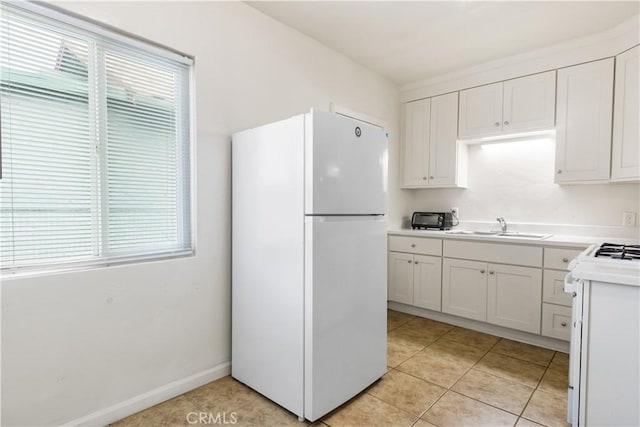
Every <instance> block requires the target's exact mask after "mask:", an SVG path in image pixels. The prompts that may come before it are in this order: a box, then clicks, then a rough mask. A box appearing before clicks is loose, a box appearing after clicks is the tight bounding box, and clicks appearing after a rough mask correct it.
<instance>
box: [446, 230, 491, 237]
mask: <svg viewBox="0 0 640 427" xmlns="http://www.w3.org/2000/svg"><path fill="white" fill-rule="evenodd" d="M446 233H447V234H470V235H476V236H497V235H498V234H500V233H502V231H480V230H452V231H447V232H446Z"/></svg>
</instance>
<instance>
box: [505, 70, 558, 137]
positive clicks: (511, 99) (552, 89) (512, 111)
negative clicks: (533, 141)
mask: <svg viewBox="0 0 640 427" xmlns="http://www.w3.org/2000/svg"><path fill="white" fill-rule="evenodd" d="M555 107H556V72H555V70H554V71H548V72H546V73H541V74H534V75H532V76H528V77H522V78H519V79H513V80H507V81H505V82H504V104H503V111H502V132H503V133H515V132H526V131H534V130H540V129H552V128H553V126H554V124H555Z"/></svg>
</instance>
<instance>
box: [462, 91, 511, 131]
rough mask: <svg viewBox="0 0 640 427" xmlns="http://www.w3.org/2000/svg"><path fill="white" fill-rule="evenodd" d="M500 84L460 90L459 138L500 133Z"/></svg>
mask: <svg viewBox="0 0 640 427" xmlns="http://www.w3.org/2000/svg"><path fill="white" fill-rule="evenodd" d="M502 86H503V83H502V82H500V83H494V84H490V85H486V86H480V87H474V88H472V89H467V90H462V91H460V110H459V120H460V121H459V124H458V136H459V137H460V139H462V138H478V137H483V136H492V135H499V134H500V133H502Z"/></svg>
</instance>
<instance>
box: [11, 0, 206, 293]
mask: <svg viewBox="0 0 640 427" xmlns="http://www.w3.org/2000/svg"><path fill="white" fill-rule="evenodd" d="M4 3H5V4H8V5H9V6H10V7H13V8H18V9H23V10H25V11H28V12H31V13H34V14H36V15H39V16H42V17H43V19H51V20H55V21H59V22H61V23H63V24H66V25H70V26H73V27H75V28H77V29H79V30H80V31H84V32H89V33H93V34H95V35H97V37H99V38H105V39H108V40H110V41H112V42H115V43H117V44H122V45H125V46H127V47H132V48H134V49H138V50H142V51H144V52H145V53H148V54H150V55H154V56H156V57H161V58H165V59H168V60H172V61H176V62H180V63H182V64H184V65H186V66H187V67H188V70H187V71H186V74H185V77H186V78H187V79H188V85H187V88H186V90H187V91H188V93H187V94H186V95H187V96H186V98H187V102H186V103H187V104H188V105H187V107H188V120H187V121H186V125H187V126H188V128H189V129H188V131H189V138H188V143H187V144H185V145H184V146H183V147H187V148H188V151H189V159H188V166H189V174H188V179H189V186H188V189H189V195H188V205H184V206H188V209H189V214H188V215H184V211H183V208H184V206H183V205H182V204H180V205H179V206H178V211H179V212H180V213H179V214H178V216H177V218H176V220H177V221H178V223H179V222H182V223H183V225H182V226H181V227H178V232H179V233H180V232H184V231H185V230H186V228H185V227H184V223H186V222H187V221H188V224H189V227H188V230H189V234H190V235H189V242H190V245H188V246H189V247H187V248H180V249H175V250H171V249H164V250H158V251H146V252H143V253H140V252H139V251H138V253H135V252H136V251H132V252H131V253H123V254H121V255H109V254H108V253H102V254H101V255H99V256H96V257H94V258H90V259H83V260H52V261H50V262H48V261H44V262H37V263H33V264H25V265H18V266H15V265H14V266H9V267H2V268H0V278H1V279H2V280H6V279H12V278H16V279H17V278H21V277H25V276H41V275H49V274H56V273H61V272H70V271H82V270H89V269H93V268H104V267H109V266H116V265H123V264H133V263H141V262H153V261H165V260H171V259H176V258H184V257H190V256H195V254H196V246H197V241H196V240H197V239H196V237H197V203H196V197H195V195H196V192H197V182H196V176H197V171H196V164H197V162H196V149H197V144H196V141H197V138H196V130H197V127H196V96H195V94H196V88H195V81H196V66H195V57H194V56H193V55H187V54H184V53H181V52H179V51H177V50H175V49H173V48H170V47H167V46H164V45H162V44H159V43H157V42H154V41H151V40H148V39H145V38H142V37H139V36H137V35H135V34H131V33H128V32H126V31H122V30H120V29H118V28H116V27H113V26H110V25H107V24H104V23H101V22H99V21H96V20H93V19H90V18H87V17H84V16H81V15H78V14H75V13H72V12H69V11H67V10H64V9H61V8H58V7H56V6H52V5H49V4H41V3H34V2H32V1H31V0H4ZM105 101H106V99H105ZM1 113H2V106H0V114H1ZM100 114H101V115H102V114H106V111H104V112H101V113H100ZM104 124H106V122H105V123H104ZM1 144H2V140H1V134H0V147H1ZM102 147H103V150H102V151H104V149H105V148H106V147H105V146H104V145H103V146H102ZM1 151H2V150H0V161H1V160H2V155H1ZM102 156H103V155H102V154H100V157H101V158H102ZM105 159H106V158H105ZM176 161H177V160H176ZM177 163H178V164H177V167H178V168H179V169H181V168H182V165H180V164H179V163H180V162H178V161H177ZM1 168H2V166H1V165H0V171H1V170H2V169H1ZM179 175H183V176H184V174H179ZM0 179H1V176H0ZM101 185H103V186H104V185H105V183H101ZM179 191H183V190H179ZM100 197H107V195H106V194H103V195H101V196H100ZM176 197H177V196H176ZM102 228H103V229H102V230H100V232H99V233H104V232H105V230H104V227H102Z"/></svg>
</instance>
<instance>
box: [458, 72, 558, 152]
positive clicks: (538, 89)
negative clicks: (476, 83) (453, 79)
mask: <svg viewBox="0 0 640 427" xmlns="http://www.w3.org/2000/svg"><path fill="white" fill-rule="evenodd" d="M555 95H556V72H555V71H548V72H546V73H540V74H534V75H531V76H527V77H521V78H518V79H513V80H507V81H504V82H499V83H494V84H490V85H486V86H480V87H476V88H472V89H467V90H463V91H461V92H460V123H459V127H458V135H459V137H460V138H461V139H464V138H481V137H490V136H497V135H504V134H511V133H519V132H528V131H535V130H544V129H551V128H553V125H554V113H555Z"/></svg>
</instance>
